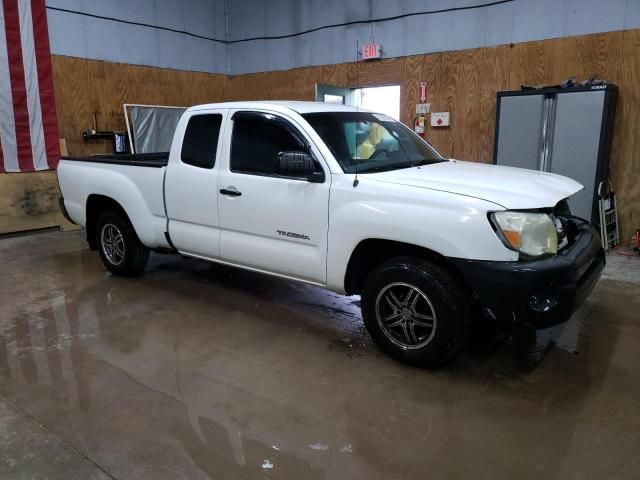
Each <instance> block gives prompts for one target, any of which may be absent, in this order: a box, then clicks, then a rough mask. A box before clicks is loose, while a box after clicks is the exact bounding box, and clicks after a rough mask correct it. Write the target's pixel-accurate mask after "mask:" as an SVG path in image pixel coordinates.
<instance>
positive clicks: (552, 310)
mask: <svg viewBox="0 0 640 480" xmlns="http://www.w3.org/2000/svg"><path fill="white" fill-rule="evenodd" d="M575 228H576V233H575V238H574V241H573V243H572V244H571V246H569V247H566V248H565V249H564V250H562V251H561V252H559V253H558V254H557V255H555V256H553V257H549V258H545V259H541V260H531V261H519V262H492V261H482V260H465V259H452V261H453V262H454V264H455V265H456V267H457V268H458V269H459V271H460V272H461V273H462V275H463V276H464V278H465V279H466V281H467V282H468V284H469V285H470V286H471V288H472V289H473V291H474V293H475V294H476V296H477V298H478V302H479V303H480V306H481V307H482V309H483V310H484V313H485V314H486V315H488V316H489V317H491V318H494V319H496V320H499V321H509V322H511V321H515V322H518V323H526V324H529V325H533V326H535V327H537V328H544V327H549V326H552V325H556V324H559V323H562V322H565V321H567V320H569V318H570V317H571V315H572V314H573V312H575V311H576V310H577V309H578V307H579V306H580V305H582V303H583V302H584V300H585V299H586V298H587V296H588V295H589V293H591V290H592V289H593V287H594V286H595V284H596V283H597V281H598V279H599V278H600V274H601V273H602V270H603V268H604V266H605V263H606V260H605V253H604V250H603V249H602V245H601V241H600V235H599V233H598V232H597V230H596V229H595V228H593V227H592V226H591V225H590V224H588V223H587V222H579V223H578V222H576V223H575Z"/></svg>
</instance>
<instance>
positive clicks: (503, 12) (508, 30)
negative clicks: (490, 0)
mask: <svg viewBox="0 0 640 480" xmlns="http://www.w3.org/2000/svg"><path fill="white" fill-rule="evenodd" d="M514 8H515V7H514V5H513V3H504V4H502V5H493V6H491V7H487V27H486V32H485V37H484V44H485V46H487V47H493V46H495V45H504V44H507V43H510V42H511V38H512V34H513V13H514Z"/></svg>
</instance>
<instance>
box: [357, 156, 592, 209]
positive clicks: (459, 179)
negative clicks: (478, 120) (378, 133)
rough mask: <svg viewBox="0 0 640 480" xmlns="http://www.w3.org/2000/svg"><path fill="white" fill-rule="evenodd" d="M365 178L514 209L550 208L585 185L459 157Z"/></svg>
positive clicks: (549, 175)
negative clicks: (448, 193)
mask: <svg viewBox="0 0 640 480" xmlns="http://www.w3.org/2000/svg"><path fill="white" fill-rule="evenodd" d="M367 177H368V178H370V179H372V180H376V181H380V182H385V183H393V184H398V185H407V186H411V187H417V188H427V189H430V190H439V191H443V192H450V193H456V194H458V195H465V196H468V197H475V198H479V199H481V200H486V201H489V202H493V203H495V204H498V205H500V206H502V207H504V208H506V209H513V210H520V209H531V208H552V207H554V206H555V205H556V204H557V203H558V202H559V201H560V200H563V199H565V198H567V197H569V196H571V195H573V194H574V193H576V192H579V191H580V190H582V189H583V188H584V187H583V186H582V185H581V184H579V183H578V182H576V181H575V180H572V179H570V178H567V177H563V176H561V175H556V174H553V173H545V172H537V171H535V170H527V169H524V168H514V167H503V166H499V165H488V164H484V163H475V162H463V161H460V160H450V161H448V162H442V163H434V164H432V165H424V166H421V167H414V168H405V169H401V170H393V171H390V172H380V173H371V174H368V175H367Z"/></svg>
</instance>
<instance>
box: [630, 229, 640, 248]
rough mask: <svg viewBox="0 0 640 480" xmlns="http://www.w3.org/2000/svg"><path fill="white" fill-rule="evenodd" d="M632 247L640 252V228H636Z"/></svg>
mask: <svg viewBox="0 0 640 480" xmlns="http://www.w3.org/2000/svg"><path fill="white" fill-rule="evenodd" d="M631 248H633V250H634V251H636V252H638V253H640V229H638V230H636V231H635V233H634V234H633V238H632V239H631Z"/></svg>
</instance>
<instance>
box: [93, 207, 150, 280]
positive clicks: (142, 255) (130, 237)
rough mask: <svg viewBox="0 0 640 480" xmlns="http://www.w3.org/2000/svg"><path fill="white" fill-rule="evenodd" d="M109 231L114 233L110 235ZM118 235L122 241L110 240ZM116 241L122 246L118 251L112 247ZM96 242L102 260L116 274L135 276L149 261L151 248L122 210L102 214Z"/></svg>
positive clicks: (97, 227)
mask: <svg viewBox="0 0 640 480" xmlns="http://www.w3.org/2000/svg"><path fill="white" fill-rule="evenodd" d="M109 232H111V233H112V234H113V235H111V236H110V237H109V236H108V233H109ZM115 232H117V234H115ZM118 235H119V236H120V237H121V238H122V241H121V242H120V241H118V242H115V240H114V241H113V242H111V241H109V239H110V238H118ZM114 243H118V245H119V246H120V247H119V248H118V249H117V251H114V250H113V248H111V247H110V246H111V245H113V244H114ZM96 244H97V245H98V252H100V258H102V262H103V263H104V265H105V267H107V269H108V270H109V271H110V272H111V273H113V274H114V275H119V276H122V277H135V276H137V275H140V274H141V273H142V272H143V271H144V269H145V267H146V266H147V262H148V261H149V249H148V248H147V247H145V246H144V245H143V244H142V243H141V242H140V239H139V238H138V235H137V234H136V232H135V230H134V229H133V226H132V225H131V222H130V221H129V219H128V218H127V216H126V215H125V214H124V213H121V212H117V211H107V212H105V213H103V214H102V215H101V216H100V218H99V219H98V223H97V226H96Z"/></svg>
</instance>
